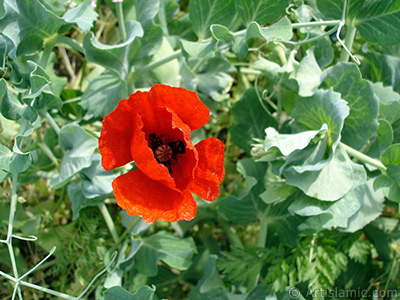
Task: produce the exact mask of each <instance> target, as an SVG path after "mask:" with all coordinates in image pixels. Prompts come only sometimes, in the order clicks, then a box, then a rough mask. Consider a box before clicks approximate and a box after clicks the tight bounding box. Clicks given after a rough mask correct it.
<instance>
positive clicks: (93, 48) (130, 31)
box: [83, 21, 143, 78]
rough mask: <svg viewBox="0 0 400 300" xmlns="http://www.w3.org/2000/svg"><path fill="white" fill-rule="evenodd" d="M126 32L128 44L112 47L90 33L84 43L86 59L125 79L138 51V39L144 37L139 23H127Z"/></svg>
mask: <svg viewBox="0 0 400 300" xmlns="http://www.w3.org/2000/svg"><path fill="white" fill-rule="evenodd" d="M126 31H127V40H126V42H124V43H121V44H118V45H112V46H110V45H104V44H102V43H100V42H99V41H98V40H97V39H96V37H95V36H94V34H93V33H92V32H89V33H88V34H87V35H86V36H85V39H84V41H83V48H84V49H85V55H86V59H87V60H88V61H89V62H93V63H96V64H99V65H101V66H103V67H105V68H106V69H108V70H110V71H114V72H116V73H118V74H119V75H120V76H121V77H122V78H125V77H126V76H127V74H128V73H129V71H130V66H131V62H132V59H133V57H134V55H135V54H136V52H137V50H138V44H137V43H136V42H135V41H136V37H138V36H139V37H141V36H143V29H142V26H141V25H140V23H139V22H137V21H128V22H126Z"/></svg>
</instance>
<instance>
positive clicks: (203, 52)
mask: <svg viewBox="0 0 400 300" xmlns="http://www.w3.org/2000/svg"><path fill="white" fill-rule="evenodd" d="M180 44H181V47H182V51H183V54H184V55H185V56H186V57H199V58H206V57H213V56H214V52H215V50H216V48H217V43H216V42H215V41H213V40H210V41H206V42H190V41H185V40H180Z"/></svg>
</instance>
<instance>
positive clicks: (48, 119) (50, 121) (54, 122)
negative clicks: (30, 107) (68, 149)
mask: <svg viewBox="0 0 400 300" xmlns="http://www.w3.org/2000/svg"><path fill="white" fill-rule="evenodd" d="M44 115H45V117H46V119H47V121H49V123H50V126H51V127H53V129H54V131H55V132H56V133H57V135H59V134H60V127H58V125H57V123H56V121H54V119H53V117H52V116H51V115H50V114H49V112H48V111H46V112H45V113H44Z"/></svg>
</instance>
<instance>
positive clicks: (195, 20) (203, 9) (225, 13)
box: [189, 0, 236, 40]
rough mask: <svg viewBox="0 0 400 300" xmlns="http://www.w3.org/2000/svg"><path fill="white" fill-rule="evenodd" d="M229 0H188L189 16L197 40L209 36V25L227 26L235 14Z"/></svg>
mask: <svg viewBox="0 0 400 300" xmlns="http://www.w3.org/2000/svg"><path fill="white" fill-rule="evenodd" d="M234 5H235V4H234V2H233V1H231V0H219V1H211V0H192V1H190V2H189V18H190V20H191V21H192V24H193V29H194V32H195V33H196V35H197V36H198V37H199V40H202V39H204V38H206V37H209V36H210V33H211V32H210V30H209V28H210V26H211V25H212V24H220V25H223V26H227V27H229V25H230V24H231V23H232V21H233V20H234V16H235V14H236V12H235V8H234Z"/></svg>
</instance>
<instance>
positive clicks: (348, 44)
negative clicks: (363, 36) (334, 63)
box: [338, 21, 357, 62]
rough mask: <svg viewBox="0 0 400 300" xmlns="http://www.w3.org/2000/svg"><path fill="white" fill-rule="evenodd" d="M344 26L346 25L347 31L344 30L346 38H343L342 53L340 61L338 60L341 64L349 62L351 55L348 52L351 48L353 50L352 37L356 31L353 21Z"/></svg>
mask: <svg viewBox="0 0 400 300" xmlns="http://www.w3.org/2000/svg"><path fill="white" fill-rule="evenodd" d="M346 24H347V30H346V36H345V38H344V47H343V50H342V53H340V59H339V60H340V61H342V62H347V61H348V60H349V56H350V55H351V53H350V51H351V48H353V42H354V37H355V35H356V31H357V29H356V26H355V25H354V22H353V21H350V22H346ZM338 34H339V32H338ZM346 48H347V49H346ZM347 50H348V51H347ZM352 58H353V57H352ZM353 59H354V58H353Z"/></svg>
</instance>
